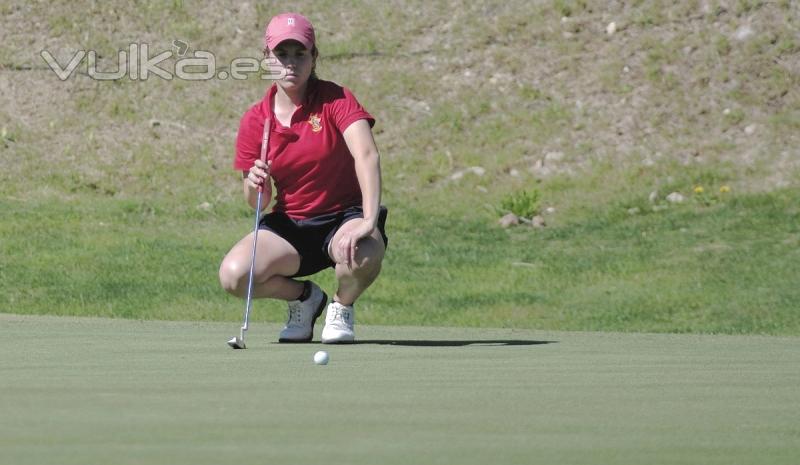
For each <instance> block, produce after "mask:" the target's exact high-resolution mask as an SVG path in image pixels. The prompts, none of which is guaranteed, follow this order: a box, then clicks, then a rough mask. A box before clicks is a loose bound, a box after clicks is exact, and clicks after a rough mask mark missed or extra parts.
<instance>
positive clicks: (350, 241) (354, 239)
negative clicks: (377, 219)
mask: <svg viewBox="0 0 800 465" xmlns="http://www.w3.org/2000/svg"><path fill="white" fill-rule="evenodd" d="M347 223H348V224H351V223H352V225H351V226H350V227H349V228H348V231H347V232H346V233H344V234H343V235H342V237H341V238H340V239H339V243H337V244H336V248H337V249H338V252H339V254H338V255H339V256H340V257H342V258H344V263H345V264H346V265H347V266H348V267H350V268H352V267H353V263H355V261H356V250H357V248H358V247H357V245H358V241H360V240H361V239H363V238H365V237H367V236H370V235H371V234H372V233H373V232H374V231H375V226H374V225H373V224H372V222H370V221H367V220H365V219H364V218H356V219H354V220H350V221H348V222H347Z"/></svg>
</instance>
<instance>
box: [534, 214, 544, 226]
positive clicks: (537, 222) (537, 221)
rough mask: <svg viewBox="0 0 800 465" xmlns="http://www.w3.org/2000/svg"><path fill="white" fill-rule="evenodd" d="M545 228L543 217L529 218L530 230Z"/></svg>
mask: <svg viewBox="0 0 800 465" xmlns="http://www.w3.org/2000/svg"><path fill="white" fill-rule="evenodd" d="M545 226H547V224H546V223H545V221H544V218H543V217H541V216H539V215H536V216H534V217H533V218H531V227H532V228H544V227H545Z"/></svg>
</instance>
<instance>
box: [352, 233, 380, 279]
mask: <svg viewBox="0 0 800 465" xmlns="http://www.w3.org/2000/svg"><path fill="white" fill-rule="evenodd" d="M383 253H384V248H383V244H380V243H378V242H377V241H376V240H374V239H369V240H363V241H361V242H359V244H358V248H357V249H356V256H355V260H354V261H353V263H352V265H351V266H350V273H351V274H352V275H353V277H355V278H356V279H370V278H374V277H375V276H377V275H378V273H380V271H381V265H382V263H383Z"/></svg>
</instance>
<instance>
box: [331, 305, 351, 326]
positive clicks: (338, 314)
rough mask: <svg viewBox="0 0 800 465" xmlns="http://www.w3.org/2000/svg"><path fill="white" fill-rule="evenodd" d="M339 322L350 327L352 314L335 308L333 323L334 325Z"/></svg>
mask: <svg viewBox="0 0 800 465" xmlns="http://www.w3.org/2000/svg"><path fill="white" fill-rule="evenodd" d="M337 320H338V321H341V322H342V323H343V324H345V325H349V324H350V312H348V311H345V310H344V309H343V308H341V307H334V310H333V318H332V320H331V322H332V323H334V322H336V321H337Z"/></svg>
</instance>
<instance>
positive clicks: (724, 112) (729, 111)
mask: <svg viewBox="0 0 800 465" xmlns="http://www.w3.org/2000/svg"><path fill="white" fill-rule="evenodd" d="M722 114H723V115H725V116H728V115H730V114H731V109H730V108H726V109H724V110H722Z"/></svg>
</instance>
